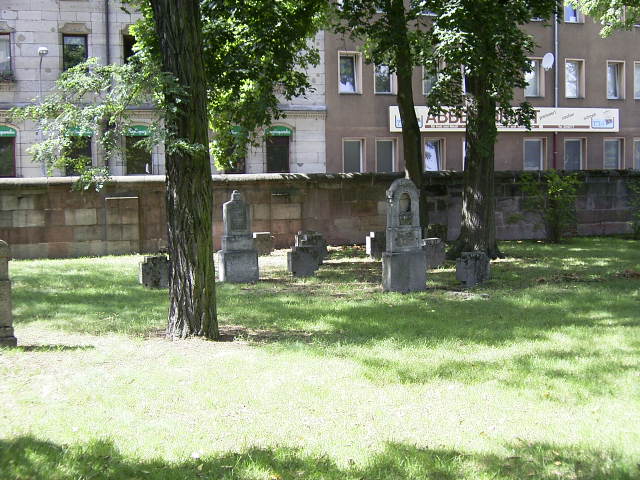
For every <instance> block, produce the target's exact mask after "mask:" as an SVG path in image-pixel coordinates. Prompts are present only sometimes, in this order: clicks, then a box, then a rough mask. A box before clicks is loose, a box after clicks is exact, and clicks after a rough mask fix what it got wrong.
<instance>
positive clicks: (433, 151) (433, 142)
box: [424, 138, 444, 172]
mask: <svg viewBox="0 0 640 480" xmlns="http://www.w3.org/2000/svg"><path fill="white" fill-rule="evenodd" d="M443 167H444V139H442V138H427V139H425V141H424V171H425V172H437V171H438V170H442V169H443Z"/></svg>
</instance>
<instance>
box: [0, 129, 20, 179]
mask: <svg viewBox="0 0 640 480" xmlns="http://www.w3.org/2000/svg"><path fill="white" fill-rule="evenodd" d="M15 176H16V139H15V137H4V136H0V177H15Z"/></svg>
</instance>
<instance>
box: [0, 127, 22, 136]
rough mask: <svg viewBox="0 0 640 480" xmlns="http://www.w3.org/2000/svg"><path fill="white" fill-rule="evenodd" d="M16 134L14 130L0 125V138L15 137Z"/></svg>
mask: <svg viewBox="0 0 640 480" xmlns="http://www.w3.org/2000/svg"><path fill="white" fill-rule="evenodd" d="M17 133H18V132H16V131H15V129H14V128H11V127H6V126H4V125H0V137H15V136H16V135H17Z"/></svg>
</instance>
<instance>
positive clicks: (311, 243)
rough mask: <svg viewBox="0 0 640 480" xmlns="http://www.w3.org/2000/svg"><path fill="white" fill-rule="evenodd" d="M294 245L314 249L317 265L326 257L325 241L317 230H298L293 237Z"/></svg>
mask: <svg viewBox="0 0 640 480" xmlns="http://www.w3.org/2000/svg"><path fill="white" fill-rule="evenodd" d="M294 245H295V246H296V247H307V248H311V249H313V250H315V251H316V252H317V257H318V262H319V265H322V261H323V260H324V259H325V258H326V257H327V255H328V253H329V252H328V251H327V242H326V241H325V239H324V237H323V236H322V234H321V233H319V232H314V231H313V230H307V231H303V232H298V233H297V234H296V237H295V243H294Z"/></svg>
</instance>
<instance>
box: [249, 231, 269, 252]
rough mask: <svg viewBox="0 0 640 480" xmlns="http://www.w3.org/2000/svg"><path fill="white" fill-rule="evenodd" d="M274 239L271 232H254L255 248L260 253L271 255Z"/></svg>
mask: <svg viewBox="0 0 640 480" xmlns="http://www.w3.org/2000/svg"><path fill="white" fill-rule="evenodd" d="M273 239H274V237H273V235H271V232H253V248H255V249H256V250H257V251H258V255H270V254H271V252H273Z"/></svg>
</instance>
